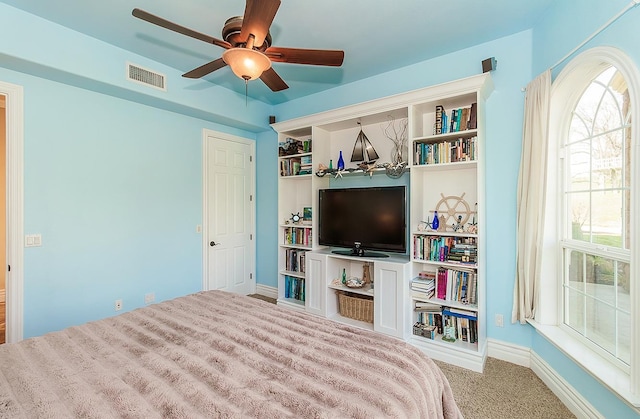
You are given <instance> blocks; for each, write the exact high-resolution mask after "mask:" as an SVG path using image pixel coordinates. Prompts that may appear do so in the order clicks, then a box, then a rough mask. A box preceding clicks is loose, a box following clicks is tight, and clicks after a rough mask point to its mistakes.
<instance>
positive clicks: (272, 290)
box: [256, 284, 278, 298]
mask: <svg viewBox="0 0 640 419" xmlns="http://www.w3.org/2000/svg"><path fill="white" fill-rule="evenodd" d="M256 294H260V295H264V296H265V297H269V298H278V288H276V287H270V286H268V285H262V284H256Z"/></svg>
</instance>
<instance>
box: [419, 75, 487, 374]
mask: <svg viewBox="0 0 640 419" xmlns="http://www.w3.org/2000/svg"><path fill="white" fill-rule="evenodd" d="M467 80H468V79H467ZM467 87H468V89H467V90H465V89H462V88H461V89H460V90H457V91H455V92H453V93H452V94H451V95H443V96H440V97H439V98H438V99H434V100H428V101H424V102H422V103H416V104H414V105H413V106H412V107H411V108H410V119H411V120H412V121H413V123H412V124H410V130H409V150H410V151H411V152H412V156H411V165H410V167H411V172H410V173H411V175H410V176H411V179H410V184H411V205H410V225H411V226H412V232H411V250H410V252H411V253H410V254H411V255H412V259H411V263H412V275H413V277H416V276H419V274H420V273H422V274H423V276H426V275H427V273H428V274H429V275H431V277H433V278H434V279H433V281H434V283H435V286H434V291H432V292H433V294H432V297H431V298H427V299H424V298H416V296H415V294H416V293H415V291H416V290H415V288H412V290H413V291H414V292H413V293H411V294H410V297H409V304H408V306H409V307H408V308H407V310H409V311H410V313H411V319H412V329H413V326H414V325H415V326H416V327H415V329H413V330H412V332H414V333H422V334H425V335H426V336H427V337H425V336H420V335H413V337H412V340H413V341H414V342H416V343H417V346H419V347H420V348H421V349H423V350H424V351H425V352H427V353H429V354H430V355H431V356H433V357H435V358H437V359H440V360H443V361H446V362H453V363H455V364H457V365H460V364H463V363H468V364H469V366H470V368H471V369H476V370H480V371H481V370H482V364H483V363H484V358H485V357H486V346H487V339H486V310H485V305H486V302H485V294H484V290H485V281H486V276H485V270H486V269H485V266H484V263H485V261H484V255H485V246H486V238H485V230H486V229H485V223H484V211H485V202H484V190H485V186H484V182H485V178H484V162H483V155H484V147H485V146H484V144H485V135H484V134H485V126H484V124H485V121H484V101H485V99H486V96H487V92H488V91H489V90H490V88H491V86H490V78H489V79H485V80H480V79H479V80H478V83H477V84H474V85H469V86H467ZM456 115H461V117H459V118H458V119H459V121H458V120H456V122H455V124H453V125H451V123H450V120H451V119H454V118H457V117H456ZM467 128H470V129H467ZM447 130H448V131H449V132H445V131H447ZM441 131H442V132H441ZM445 197H455V198H458V197H459V199H460V200H462V199H464V205H462V204H461V205H459V206H455V204H454V205H449V204H448V203H447V204H446V205H445V206H444V208H443V207H442V202H443V200H444V199H445ZM463 197H464V198H463ZM454 206H455V207H454ZM436 210H437V211H438V214H439V215H441V216H442V215H443V213H444V215H445V221H444V223H445V224H446V225H447V229H448V230H453V228H452V223H453V224H455V220H456V219H457V217H458V215H460V216H461V219H464V221H463V222H462V224H463V228H464V231H431V230H428V229H425V230H428V231H422V230H421V229H420V228H422V227H424V226H425V220H432V219H433V214H434V211H436ZM440 224H443V221H442V219H441V220H440ZM419 227H420V228H419ZM474 230H475V231H474ZM454 259H455V260H454ZM445 295H446V298H444V296H445ZM416 302H423V303H420V304H421V305H420V306H418V307H416ZM445 308H451V309H452V310H451V311H450V310H446V309H445ZM465 313H466V314H465ZM438 317H439V318H438ZM423 324H424V325H425V326H424V327H423V326H422V325H423ZM429 325H432V326H429ZM434 326H437V327H436V329H435V330H438V328H439V329H440V331H441V332H444V326H450V327H451V329H449V330H448V332H449V333H450V334H451V333H453V335H454V337H455V341H454V342H447V341H443V340H442V333H440V334H438V335H436V336H435V339H430V338H429V337H430V336H431V335H432V333H434V331H433V330H434V329H433V327H434ZM452 330H453V332H452ZM463 336H464V339H465V340H466V341H465V340H463ZM469 340H471V342H469ZM461 353H464V355H462V356H461ZM462 359H464V362H463V361H462Z"/></svg>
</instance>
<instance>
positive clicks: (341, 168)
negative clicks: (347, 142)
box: [338, 150, 344, 170]
mask: <svg viewBox="0 0 640 419" xmlns="http://www.w3.org/2000/svg"><path fill="white" fill-rule="evenodd" d="M338 170H344V159H343V158H342V150H340V157H338Z"/></svg>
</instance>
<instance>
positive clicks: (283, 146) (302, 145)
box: [278, 137, 311, 157]
mask: <svg viewBox="0 0 640 419" xmlns="http://www.w3.org/2000/svg"><path fill="white" fill-rule="evenodd" d="M302 153H311V138H307V139H304V140H298V139H296V138H291V137H287V138H285V140H284V141H281V142H280V143H278V156H280V157H282V156H291V155H293V154H302Z"/></svg>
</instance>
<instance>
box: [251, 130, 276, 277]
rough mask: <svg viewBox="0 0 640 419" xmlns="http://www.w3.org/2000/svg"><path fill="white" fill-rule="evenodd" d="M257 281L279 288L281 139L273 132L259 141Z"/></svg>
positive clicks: (257, 170) (257, 140) (262, 135)
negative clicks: (279, 163)
mask: <svg viewBox="0 0 640 419" xmlns="http://www.w3.org/2000/svg"><path fill="white" fill-rule="evenodd" d="M256 154H257V158H256V172H257V173H258V175H257V179H256V189H257V190H256V196H257V198H256V201H257V215H256V225H257V231H256V236H257V237H258V243H257V249H256V261H257V262H256V281H257V282H258V283H259V284H262V285H267V286H269V287H274V288H275V287H277V286H278V247H277V234H278V223H277V222H276V221H275V220H277V219H278V177H277V176H278V171H277V168H278V136H277V134H276V133H275V132H274V131H273V130H270V131H265V132H262V133H260V134H258V137H257V139H256Z"/></svg>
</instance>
